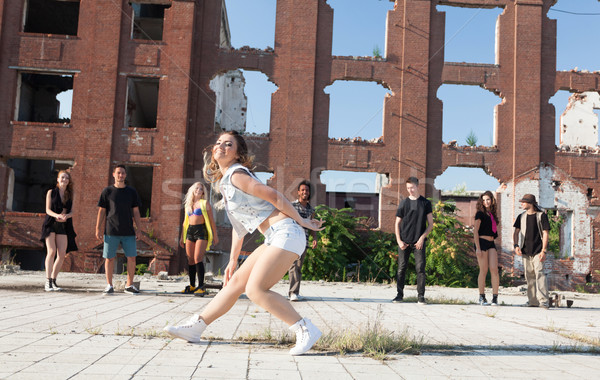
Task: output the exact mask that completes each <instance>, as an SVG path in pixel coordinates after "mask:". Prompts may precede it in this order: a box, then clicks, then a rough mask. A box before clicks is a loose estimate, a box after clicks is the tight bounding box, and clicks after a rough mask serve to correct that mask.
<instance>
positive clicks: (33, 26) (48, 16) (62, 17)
mask: <svg viewBox="0 0 600 380" xmlns="http://www.w3.org/2000/svg"><path fill="white" fill-rule="evenodd" d="M78 24H79V0H27V2H26V7H25V25H24V27H23V31H24V32H25V33H43V34H62V35H69V36H76V35H77V25H78Z"/></svg>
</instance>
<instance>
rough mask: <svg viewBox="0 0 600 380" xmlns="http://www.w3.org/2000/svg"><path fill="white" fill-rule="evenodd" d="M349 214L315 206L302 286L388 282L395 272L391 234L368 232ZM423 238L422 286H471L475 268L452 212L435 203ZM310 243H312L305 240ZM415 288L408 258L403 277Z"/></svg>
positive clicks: (394, 245)
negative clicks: (314, 233) (315, 224)
mask: <svg viewBox="0 0 600 380" xmlns="http://www.w3.org/2000/svg"><path fill="white" fill-rule="evenodd" d="M352 212H353V210H352V209H350V208H344V209H340V210H338V209H334V208H330V207H327V206H322V205H321V206H318V207H317V209H316V218H318V219H323V220H324V221H325V224H324V227H325V229H324V230H323V231H320V232H319V233H318V240H319V241H318V244H317V247H316V248H315V249H310V248H308V249H307V252H306V257H305V259H304V265H303V267H302V277H303V278H304V279H306V280H326V281H347V280H351V281H376V282H391V281H392V280H394V279H395V277H396V271H397V269H398V262H397V253H398V245H397V243H396V237H395V236H394V234H392V233H387V232H382V231H379V230H375V229H370V228H368V227H367V226H366V224H367V223H366V218H364V217H355V216H353V215H352ZM433 220H434V228H433V230H432V232H431V234H430V235H429V238H428V239H427V240H428V246H427V256H426V272H427V284H428V285H443V286H470V287H472V286H476V285H477V274H478V268H477V266H476V263H474V262H473V260H472V259H471V258H470V257H469V256H468V253H469V252H470V251H471V250H472V248H471V244H472V240H473V239H472V235H471V234H470V232H469V231H468V230H467V229H466V228H465V226H464V225H463V224H462V223H461V222H460V221H459V220H458V218H457V216H456V206H455V205H454V204H452V203H448V202H441V201H440V202H437V203H436V204H435V206H434V208H433ZM311 239H312V237H311ZM406 281H407V283H408V284H416V281H417V276H416V273H415V270H414V256H413V255H411V256H410V260H409V265H408V268H407V273H406Z"/></svg>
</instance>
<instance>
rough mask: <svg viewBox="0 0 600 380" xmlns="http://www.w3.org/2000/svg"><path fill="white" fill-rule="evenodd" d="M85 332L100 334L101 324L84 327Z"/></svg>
mask: <svg viewBox="0 0 600 380" xmlns="http://www.w3.org/2000/svg"><path fill="white" fill-rule="evenodd" d="M85 332H87V333H88V334H90V335H100V334H102V326H96V327H91V326H90V327H86V329H85Z"/></svg>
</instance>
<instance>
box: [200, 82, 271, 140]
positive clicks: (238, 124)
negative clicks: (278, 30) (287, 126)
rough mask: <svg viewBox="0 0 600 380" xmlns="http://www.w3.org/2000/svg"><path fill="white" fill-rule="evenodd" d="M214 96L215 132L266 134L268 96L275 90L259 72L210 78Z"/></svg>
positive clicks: (269, 97)
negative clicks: (234, 131) (233, 131)
mask: <svg viewBox="0 0 600 380" xmlns="http://www.w3.org/2000/svg"><path fill="white" fill-rule="evenodd" d="M210 87H211V89H212V90H213V91H214V92H215V94H216V106H215V131H217V132H219V131H222V130H226V131H230V130H236V131H239V132H241V131H243V132H245V133H248V134H257V135H264V134H268V133H269V131H270V125H271V96H272V94H273V93H274V92H275V91H276V90H277V86H275V85H274V84H273V82H270V81H269V78H268V77H267V76H266V75H265V74H263V73H261V72H258V71H249V70H233V71H229V72H227V73H225V74H221V75H218V76H216V77H215V78H213V80H212V81H211V82H210Z"/></svg>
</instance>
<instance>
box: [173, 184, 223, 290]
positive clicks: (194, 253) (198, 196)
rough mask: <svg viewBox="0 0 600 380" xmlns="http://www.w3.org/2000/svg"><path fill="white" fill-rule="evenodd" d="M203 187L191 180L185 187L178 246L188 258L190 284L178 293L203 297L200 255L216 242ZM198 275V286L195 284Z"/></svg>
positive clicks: (201, 258) (210, 213) (202, 274)
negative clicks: (192, 182) (187, 188)
mask: <svg viewBox="0 0 600 380" xmlns="http://www.w3.org/2000/svg"><path fill="white" fill-rule="evenodd" d="M206 196H207V192H206V187H205V186H204V185H203V184H202V183H200V182H196V183H194V184H193V185H192V186H191V187H190V188H189V190H188V192H187V194H186V196H185V200H184V207H185V219H184V221H183V229H182V233H181V239H180V241H179V245H180V246H181V248H185V253H186V254H187V258H188V274H189V276H190V284H189V285H188V286H186V287H185V289H184V290H183V291H182V293H186V294H191V293H194V294H195V295H199V296H201V297H204V294H205V293H206V291H205V289H204V254H205V253H206V251H207V250H209V249H210V246H211V244H212V243H213V242H214V244H218V243H219V237H218V235H217V226H216V224H215V221H214V219H213V214H212V208H211V207H210V204H209V203H208V202H207V201H206ZM196 276H198V286H196Z"/></svg>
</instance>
